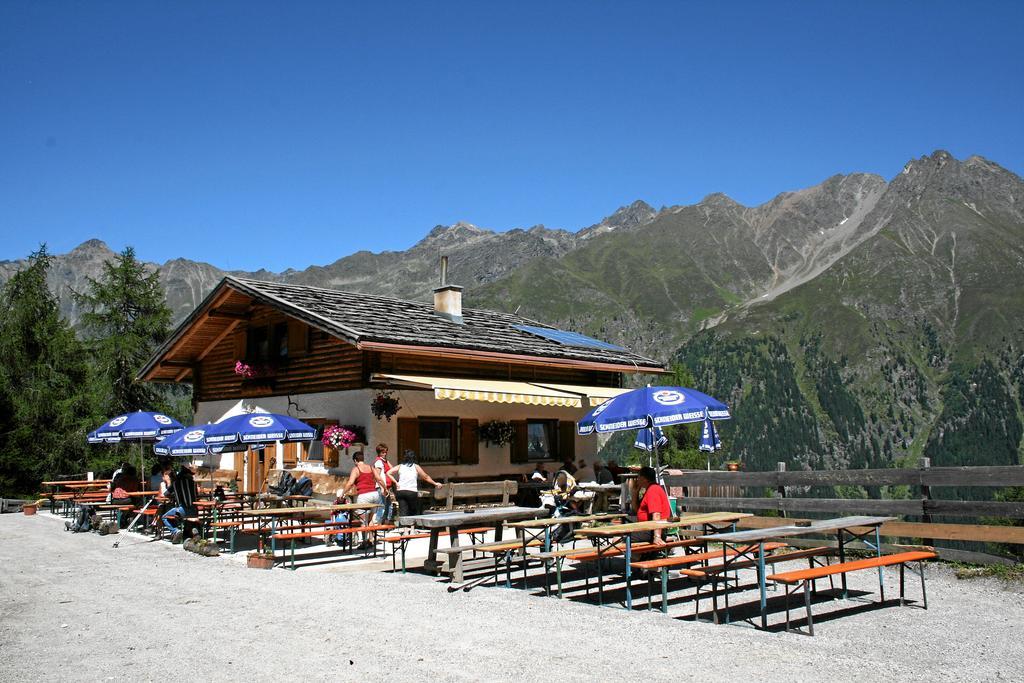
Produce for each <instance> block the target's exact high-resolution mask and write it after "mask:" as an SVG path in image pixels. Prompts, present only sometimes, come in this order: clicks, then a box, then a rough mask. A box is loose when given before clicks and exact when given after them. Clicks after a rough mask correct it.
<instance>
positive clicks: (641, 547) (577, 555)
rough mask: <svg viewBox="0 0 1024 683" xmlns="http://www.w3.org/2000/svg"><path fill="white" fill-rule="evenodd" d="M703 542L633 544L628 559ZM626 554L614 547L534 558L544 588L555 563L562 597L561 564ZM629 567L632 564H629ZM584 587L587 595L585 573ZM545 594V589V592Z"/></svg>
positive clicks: (622, 548) (566, 550)
mask: <svg viewBox="0 0 1024 683" xmlns="http://www.w3.org/2000/svg"><path fill="white" fill-rule="evenodd" d="M703 545H704V542H703V541H699V540H697V539H692V538H690V539H680V540H678V541H668V542H666V543H663V544H661V545H657V544H655V543H635V544H633V545H632V547H631V548H630V557H633V556H642V555H646V554H650V553H653V552H660V551H662V550H670V549H672V548H688V547H691V546H703ZM625 552H626V548H625V546H616V547H613V548H609V549H607V550H604V551H602V552H601V553H600V554H599V553H598V552H597V550H596V549H595V548H593V547H588V548H562V549H560V550H551V551H548V552H544V553H537V555H536V557H537V558H539V559H541V560H543V561H544V579H545V586H548V585H550V583H551V581H550V579H549V576H550V563H551V562H552V561H554V563H555V582H556V585H557V595H558V597H560V598H561V597H562V564H563V562H564V561H565V560H571V561H573V562H593V561H595V560H598V559H601V560H605V559H608V558H612V557H620V556H622V555H624V554H625ZM630 564H631V565H632V564H633V563H630ZM585 585H586V590H587V593H589V592H590V574H589V573H587V575H586V576H585ZM545 592H547V589H546V590H545Z"/></svg>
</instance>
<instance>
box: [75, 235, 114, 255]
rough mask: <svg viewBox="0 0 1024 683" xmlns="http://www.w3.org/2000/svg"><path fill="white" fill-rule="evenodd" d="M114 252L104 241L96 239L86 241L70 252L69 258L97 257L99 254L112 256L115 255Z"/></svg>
mask: <svg viewBox="0 0 1024 683" xmlns="http://www.w3.org/2000/svg"><path fill="white" fill-rule="evenodd" d="M113 253H114V251H113V250H112V249H111V248H110V247H108V246H107V243H106V242H104V241H103V240H100V239H96V238H95V237H94V238H93V239H91V240H86V241H84V242H82V243H81V244H79V245H78V246H77V247H75V248H74V249H72V250H71V251H70V252H68V256H78V257H81V256H95V255H98V254H110V255H113Z"/></svg>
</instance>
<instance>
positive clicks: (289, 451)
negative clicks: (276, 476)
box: [282, 443, 302, 470]
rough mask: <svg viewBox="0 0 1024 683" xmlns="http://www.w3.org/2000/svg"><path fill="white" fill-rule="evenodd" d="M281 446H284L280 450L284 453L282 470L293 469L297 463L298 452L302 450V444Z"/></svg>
mask: <svg viewBox="0 0 1024 683" xmlns="http://www.w3.org/2000/svg"><path fill="white" fill-rule="evenodd" d="M282 445H283V446H284V448H283V449H282V452H283V453H284V469H286V470H291V469H295V465H296V464H298V462H299V451H301V450H302V444H299V443H286V444H282Z"/></svg>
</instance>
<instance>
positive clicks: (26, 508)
mask: <svg viewBox="0 0 1024 683" xmlns="http://www.w3.org/2000/svg"><path fill="white" fill-rule="evenodd" d="M38 509H39V501H37V500H30V501H29V502H27V503H25V504H24V505H22V506H21V511H22V512H23V513H25V514H26V515H34V514H36V510H38Z"/></svg>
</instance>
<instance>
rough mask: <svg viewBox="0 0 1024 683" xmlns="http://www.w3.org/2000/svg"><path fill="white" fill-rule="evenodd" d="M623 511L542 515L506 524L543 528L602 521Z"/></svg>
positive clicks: (618, 515) (508, 525)
mask: <svg viewBox="0 0 1024 683" xmlns="http://www.w3.org/2000/svg"><path fill="white" fill-rule="evenodd" d="M625 516H626V515H624V514H621V513H610V514H600V515H574V516H571V517H541V518H540V519H527V520H523V521H521V522H507V523H506V524H505V526H507V527H512V528H515V529H543V528H544V527H547V526H558V525H559V524H581V523H583V522H600V521H604V520H608V519H617V518H619V517H625Z"/></svg>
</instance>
